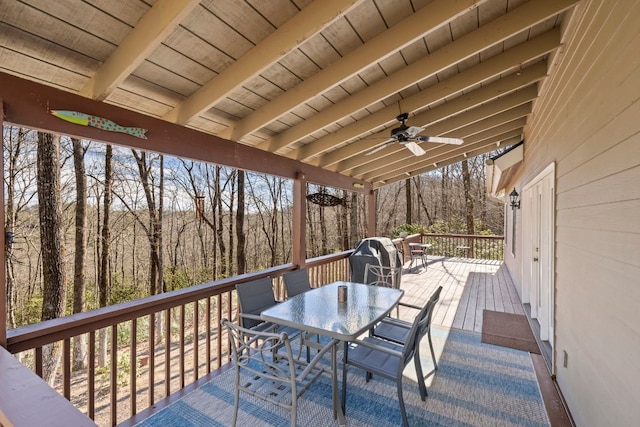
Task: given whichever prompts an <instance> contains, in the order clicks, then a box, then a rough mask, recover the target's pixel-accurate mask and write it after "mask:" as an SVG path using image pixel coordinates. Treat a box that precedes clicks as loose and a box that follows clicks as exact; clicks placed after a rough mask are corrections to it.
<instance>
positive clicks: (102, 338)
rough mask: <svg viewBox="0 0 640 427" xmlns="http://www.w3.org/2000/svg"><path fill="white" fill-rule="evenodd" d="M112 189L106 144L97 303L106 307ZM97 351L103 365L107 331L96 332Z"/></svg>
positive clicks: (110, 152)
mask: <svg viewBox="0 0 640 427" xmlns="http://www.w3.org/2000/svg"><path fill="white" fill-rule="evenodd" d="M112 190H113V146H112V145H111V144H108V145H107V147H106V151H105V154H104V194H103V202H102V230H101V239H100V243H101V245H100V253H99V258H100V268H99V272H98V274H99V276H98V304H100V307H106V306H107V304H108V302H109V301H108V295H109V294H108V292H109V273H110V272H109V249H110V245H111V225H110V218H111V200H112V197H111V195H112ZM98 339H99V343H100V345H99V352H98V365H99V366H105V365H106V362H107V331H106V330H105V329H101V330H100V333H99V334H98Z"/></svg>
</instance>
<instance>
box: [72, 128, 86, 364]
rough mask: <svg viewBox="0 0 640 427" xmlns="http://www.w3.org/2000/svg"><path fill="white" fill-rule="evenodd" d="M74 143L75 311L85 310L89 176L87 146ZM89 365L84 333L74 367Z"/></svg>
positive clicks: (76, 345)
mask: <svg viewBox="0 0 640 427" xmlns="http://www.w3.org/2000/svg"><path fill="white" fill-rule="evenodd" d="M71 142H72V143H73V165H74V170H75V176H76V233H75V234H76V236H75V246H76V253H75V257H74V265H73V313H74V314H76V313H82V312H83V311H84V304H85V298H84V294H85V292H86V289H85V275H84V257H85V252H86V249H87V245H86V243H85V223H86V219H87V176H86V173H85V167H84V155H85V153H86V148H85V147H84V146H83V145H82V142H81V141H80V140H79V139H76V138H71ZM86 366H87V341H86V337H85V336H84V335H80V336H77V337H75V338H74V339H73V369H74V370H78V369H83V368H85V367H86Z"/></svg>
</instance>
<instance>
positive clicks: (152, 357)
mask: <svg viewBox="0 0 640 427" xmlns="http://www.w3.org/2000/svg"><path fill="white" fill-rule="evenodd" d="M148 348H149V350H148V351H149V407H151V406H153V405H154V403H155V401H156V391H155V385H156V315H155V313H151V314H150V315H149V344H148Z"/></svg>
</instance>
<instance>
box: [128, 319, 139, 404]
mask: <svg viewBox="0 0 640 427" xmlns="http://www.w3.org/2000/svg"><path fill="white" fill-rule="evenodd" d="M137 335H138V319H133V320H132V321H131V344H130V345H129V367H130V372H129V385H130V387H129V393H130V401H129V407H130V408H131V410H130V411H129V414H130V416H131V417H133V416H134V415H135V414H136V413H137V411H136V395H137V394H138V389H137V387H136V378H137V376H138V375H137V373H138V352H137V347H138V339H137Z"/></svg>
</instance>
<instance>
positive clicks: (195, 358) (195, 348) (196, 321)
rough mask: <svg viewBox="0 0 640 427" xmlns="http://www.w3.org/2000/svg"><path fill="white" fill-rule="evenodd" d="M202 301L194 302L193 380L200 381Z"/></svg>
mask: <svg viewBox="0 0 640 427" xmlns="http://www.w3.org/2000/svg"><path fill="white" fill-rule="evenodd" d="M199 307H200V301H195V302H194V303H193V381H194V382H195V381H198V376H199V372H198V371H199V370H200V364H199V360H198V353H199V352H200V348H199V345H198V344H199V343H198V338H199V337H198V335H200V310H198V308H199Z"/></svg>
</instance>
